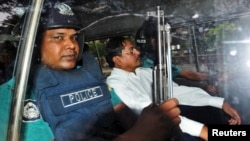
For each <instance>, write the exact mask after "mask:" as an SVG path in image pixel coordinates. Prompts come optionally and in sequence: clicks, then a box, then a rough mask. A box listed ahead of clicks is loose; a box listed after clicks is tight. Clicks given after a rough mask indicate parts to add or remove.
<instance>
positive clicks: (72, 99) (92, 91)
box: [61, 86, 103, 108]
mask: <svg viewBox="0 0 250 141" xmlns="http://www.w3.org/2000/svg"><path fill="white" fill-rule="evenodd" d="M101 96H103V92H102V89H101V87H100V86H96V87H92V88H89V89H84V90H81V91H77V92H73V93H69V94H64V95H61V101H62V105H63V107H64V108H67V107H70V106H74V105H76V104H80V103H83V102H86V101H89V100H93V99H95V98H98V97H101Z"/></svg>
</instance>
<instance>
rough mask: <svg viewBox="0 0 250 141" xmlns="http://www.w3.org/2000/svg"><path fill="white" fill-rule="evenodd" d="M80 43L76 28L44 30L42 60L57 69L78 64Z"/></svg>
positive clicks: (70, 67) (64, 68) (69, 67)
mask: <svg viewBox="0 0 250 141" xmlns="http://www.w3.org/2000/svg"><path fill="white" fill-rule="evenodd" d="M78 55H79V45H78V41H77V35H76V31H75V29H68V28H60V29H50V30H46V31H44V34H43V39H42V44H41V61H42V63H43V64H44V65H47V66H48V67H50V68H53V69H57V70H67V69H72V68H74V67H75V66H76V62H77V58H78Z"/></svg>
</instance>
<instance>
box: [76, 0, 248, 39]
mask: <svg viewBox="0 0 250 141" xmlns="http://www.w3.org/2000/svg"><path fill="white" fill-rule="evenodd" d="M73 4H74V5H75V6H74V7H73V8H74V10H76V11H77V12H78V13H79V14H80V17H82V18H81V22H82V24H83V25H84V26H85V31H86V39H87V40H92V39H94V38H105V37H106V36H115V35H117V34H125V33H128V32H134V31H135V30H136V29H137V28H138V27H139V26H140V25H141V23H142V22H143V19H144V18H145V15H146V13H147V12H148V11H156V7H157V6H160V7H161V8H162V9H163V10H164V12H165V15H166V17H167V19H168V21H169V23H170V24H171V26H172V27H178V26H181V25H187V24H193V23H194V22H195V23H202V22H207V21H219V20H227V19H232V18H241V17H245V16H249V15H250V10H249V6H250V1H249V0H238V1H235V0H203V1H201V0H81V1H75V2H74V3H73ZM124 13H127V14H124ZM129 13H130V14H129ZM119 14H122V15H120V16H117V15H119ZM131 14H136V15H131ZM195 14H198V15H199V17H198V18H196V19H194V18H193V16H194V15H195ZM114 15H116V16H114ZM105 17H106V18H105Z"/></svg>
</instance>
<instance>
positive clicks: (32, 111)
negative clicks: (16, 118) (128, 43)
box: [22, 99, 40, 122]
mask: <svg viewBox="0 0 250 141" xmlns="http://www.w3.org/2000/svg"><path fill="white" fill-rule="evenodd" d="M22 119H23V121H24V122H31V121H36V120H38V119H40V111H39V109H38V108H37V105H36V102H35V101H34V100H32V99H27V100H25V101H24V108H23V118H22Z"/></svg>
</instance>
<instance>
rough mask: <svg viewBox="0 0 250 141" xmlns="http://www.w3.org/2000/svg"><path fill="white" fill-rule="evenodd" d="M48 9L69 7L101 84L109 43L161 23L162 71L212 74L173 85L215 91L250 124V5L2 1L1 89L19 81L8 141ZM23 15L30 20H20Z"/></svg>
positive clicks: (241, 0) (169, 0)
mask: <svg viewBox="0 0 250 141" xmlns="http://www.w3.org/2000/svg"><path fill="white" fill-rule="evenodd" d="M52 2H64V3H67V4H69V5H71V7H72V9H73V10H74V11H75V12H76V13H77V15H78V16H79V17H80V18H79V19H80V22H81V25H82V26H83V28H82V29H81V32H83V33H84V38H83V39H82V40H83V42H85V43H86V44H87V45H88V46H89V50H90V51H91V52H92V53H93V55H94V56H95V58H96V60H97V61H98V63H99V67H100V68H101V69H102V72H103V75H104V76H105V77H107V76H108V75H109V74H110V72H111V68H110V67H109V64H108V63H107V61H106V60H105V44H106V42H107V41H108V39H109V38H111V37H116V36H126V37H130V38H132V39H134V37H135V35H136V32H137V30H138V29H139V28H140V27H141V26H142V24H143V22H144V21H145V20H146V19H147V18H148V17H149V16H153V17H154V18H156V19H157V18H159V17H160V18H163V19H164V20H165V23H166V24H165V25H167V28H166V29H167V35H165V36H164V37H166V38H167V39H166V40H167V41H168V42H167V44H166V53H167V56H168V58H167V59H168V62H167V64H166V66H167V68H168V69H167V71H168V72H171V71H170V69H169V68H170V67H168V66H170V65H171V64H175V65H178V66H179V67H181V68H182V69H186V70H191V71H197V72H204V73H207V74H209V79H208V80H206V81H202V82H194V81H188V80H185V79H184V78H176V79H175V80H174V81H176V82H178V83H179V84H182V85H189V86H197V87H199V86H201V85H203V84H211V85H214V86H216V88H217V89H216V91H214V93H212V94H211V95H213V96H217V97H223V98H225V99H226V100H227V101H228V102H229V103H230V104H232V105H233V107H235V108H236V109H237V110H238V112H239V114H240V116H241V118H242V124H246V125H248V124H250V110H249V108H248V107H249V100H250V90H249V85H250V74H249V70H250V58H249V52H250V10H249V6H250V1H249V0H238V1H235V0H220V1H218V0H206V1H205V0H204V1H201V0H188V1H187V0H133V1H132V0H81V1H78V0H50V1H46V0H7V1H4V0H0V11H1V13H0V14H1V15H0V18H1V21H0V25H1V27H0V32H1V33H0V63H1V64H0V65H1V70H0V73H1V74H0V84H1V85H3V84H4V83H5V82H7V81H8V80H9V79H10V78H13V77H15V78H16V82H15V89H14V90H13V92H12V93H13V99H12V104H11V111H10V121H9V128H8V130H7V129H6V130H7V131H8V135H9V139H10V140H13V141H14V140H16V139H17V138H18V134H19V132H20V117H21V116H22V111H23V109H22V108H21V107H22V104H23V103H22V100H23V97H24V96H25V93H26V90H27V83H28V78H29V72H30V68H31V65H32V61H31V58H32V56H33V55H32V54H33V53H35V50H34V49H33V45H34V42H35V41H34V40H35V37H36V34H37V32H36V30H37V22H38V21H39V16H40V14H39V12H40V9H41V8H42V7H43V6H44V5H46V4H50V3H52ZM25 10H29V11H30V12H29V15H28V16H27V17H26V18H24V19H23V18H22V15H23V14H24V13H25ZM160 29H161V28H159V29H158V30H160ZM164 29H165V28H164ZM13 50H14V51H13ZM169 61H170V62H169ZM13 62H14V63H13ZM7 73H8V76H7ZM169 75H170V76H171V74H168V76H169ZM15 135H17V137H16V136H15Z"/></svg>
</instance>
